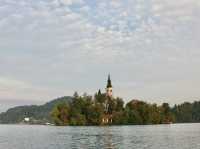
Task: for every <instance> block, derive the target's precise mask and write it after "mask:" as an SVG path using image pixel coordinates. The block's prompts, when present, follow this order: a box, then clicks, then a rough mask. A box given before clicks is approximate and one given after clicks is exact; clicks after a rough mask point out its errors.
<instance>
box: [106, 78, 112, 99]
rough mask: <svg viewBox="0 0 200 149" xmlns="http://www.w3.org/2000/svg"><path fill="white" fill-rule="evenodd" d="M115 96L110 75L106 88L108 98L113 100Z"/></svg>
mask: <svg viewBox="0 0 200 149" xmlns="http://www.w3.org/2000/svg"><path fill="white" fill-rule="evenodd" d="M112 95H113V89H112V82H111V79H110V75H108V81H107V86H106V96H107V97H110V98H112Z"/></svg>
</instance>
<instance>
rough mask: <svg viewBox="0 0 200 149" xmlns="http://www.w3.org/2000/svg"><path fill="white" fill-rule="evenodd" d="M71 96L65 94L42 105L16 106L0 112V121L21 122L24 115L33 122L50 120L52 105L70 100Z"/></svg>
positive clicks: (7, 122)
mask: <svg viewBox="0 0 200 149" xmlns="http://www.w3.org/2000/svg"><path fill="white" fill-rule="evenodd" d="M71 100H72V97H70V96H65V97H61V98H57V99H54V100H52V101H50V102H47V103H45V104H44V105H40V106H38V105H30V106H18V107H14V108H10V109H8V110H7V111H6V112H3V113H1V114H0V123H3V124H4V123H6V124H13V123H21V122H23V120H24V118H25V117H29V118H31V119H32V120H33V123H41V124H43V123H46V122H51V118H50V112H51V110H52V109H53V107H54V106H55V105H57V104H59V103H66V102H70V101H71Z"/></svg>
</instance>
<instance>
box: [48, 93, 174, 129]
mask: <svg viewBox="0 0 200 149" xmlns="http://www.w3.org/2000/svg"><path fill="white" fill-rule="evenodd" d="M105 109H107V110H106V111H107V113H108V114H109V115H111V116H112V123H111V124H112V125H122V124H124V125H132V124H163V123H171V122H174V121H175V117H174V114H173V113H172V111H171V109H170V107H169V104H167V103H163V104H162V105H161V106H157V105H156V104H148V103H146V102H143V101H139V100H132V101H130V102H128V103H127V104H126V105H125V106H124V101H123V100H122V99H121V98H112V99H111V98H108V97H106V95H105V94H101V91H99V92H98V93H96V94H95V96H94V97H92V96H88V95H87V94H84V95H83V96H78V94H77V93H75V94H74V97H73V99H72V101H71V102H68V103H60V104H58V105H56V106H55V108H54V109H53V110H52V113H51V116H52V119H53V120H54V122H55V124H56V125H102V118H103V117H104V116H105Z"/></svg>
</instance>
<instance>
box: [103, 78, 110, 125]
mask: <svg viewBox="0 0 200 149" xmlns="http://www.w3.org/2000/svg"><path fill="white" fill-rule="evenodd" d="M105 95H106V101H105V109H104V115H103V117H102V124H103V125H108V124H112V111H111V110H110V106H111V105H110V103H111V101H112V100H113V87H112V82H111V79H110V75H108V80H107V85H106V93H105Z"/></svg>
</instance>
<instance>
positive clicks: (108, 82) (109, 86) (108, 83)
mask: <svg viewBox="0 0 200 149" xmlns="http://www.w3.org/2000/svg"><path fill="white" fill-rule="evenodd" d="M106 87H107V88H112V83H111V79H110V74H109V75H108V81H107V86H106Z"/></svg>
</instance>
